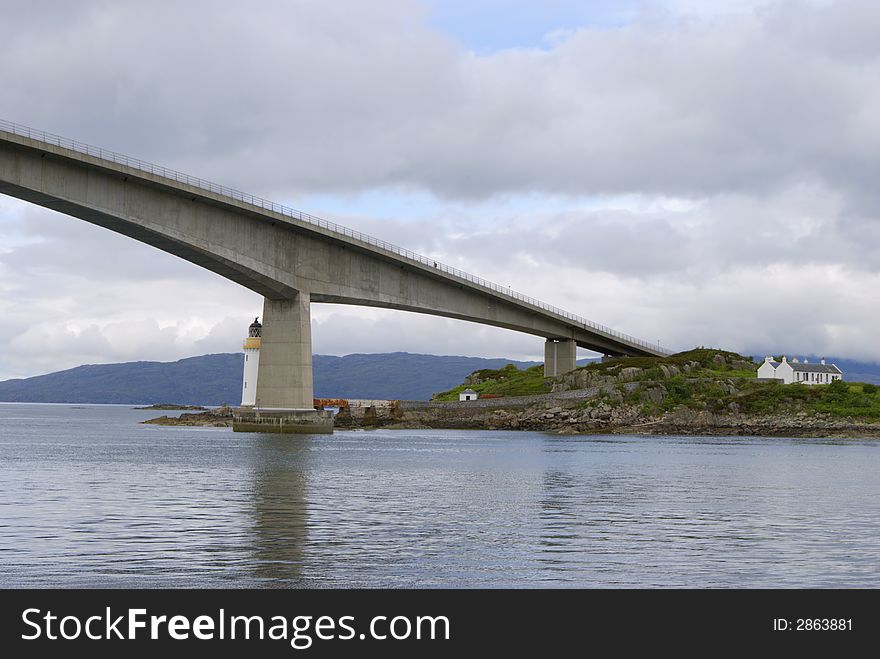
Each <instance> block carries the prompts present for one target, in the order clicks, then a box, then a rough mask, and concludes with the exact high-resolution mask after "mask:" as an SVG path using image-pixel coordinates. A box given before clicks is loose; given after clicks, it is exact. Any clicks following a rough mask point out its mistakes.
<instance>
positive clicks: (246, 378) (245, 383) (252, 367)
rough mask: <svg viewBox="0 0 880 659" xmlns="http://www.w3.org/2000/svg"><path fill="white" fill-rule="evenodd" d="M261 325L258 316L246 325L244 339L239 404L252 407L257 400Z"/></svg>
mask: <svg viewBox="0 0 880 659" xmlns="http://www.w3.org/2000/svg"><path fill="white" fill-rule="evenodd" d="M262 337H263V326H262V325H261V324H260V319H259V318H254V322H252V323H251V326H250V327H248V335H247V338H246V339H245V340H244V345H243V346H242V347H243V348H244V375H243V376H242V379H241V380H242V381H241V406H242V407H253V406H254V405H255V404H256V402H257V375H258V374H259V371H260V344H261V343H262V340H263V338H262Z"/></svg>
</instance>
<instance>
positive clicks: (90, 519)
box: [0, 404, 880, 587]
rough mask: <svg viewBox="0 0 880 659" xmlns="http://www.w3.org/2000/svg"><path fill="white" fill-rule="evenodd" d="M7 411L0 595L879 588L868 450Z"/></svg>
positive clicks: (877, 476) (877, 467) (878, 529)
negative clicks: (11, 590)
mask: <svg viewBox="0 0 880 659" xmlns="http://www.w3.org/2000/svg"><path fill="white" fill-rule="evenodd" d="M156 414H157V413H156V412H149V411H136V410H132V409H130V408H127V407H115V406H71V405H27V404H0V586H5V587H26V586H37V587H43V586H101V587H107V586H110V587H115V586H120V587H121V586H131V587H138V586H143V587H148V586H151V587H175V586H180V587H215V586H216V587H228V586H231V587H239V586H251V587H253V586H256V587H263V586H265V587H290V586H305V587H342V586H368V587H440V586H450V587H476V586H488V587H502V586H505V587H508V586H509V587H571V586H581V587H593V586H596V587H671V586H692V587H807V586H810V587H831V586H838V587H852V586H868V587H878V586H880V558H878V557H880V496H878V495H880V443H878V442H876V441H870V440H864V441H862V440H800V439H767V438H693V437H687V438H685V437H627V436H590V437H571V436H553V435H546V434H542V433H521V432H520V433H512V432H489V431H486V432H457V431H424V430H418V431H416V430H406V431H374V432H337V433H336V434H335V435H333V436H300V437H296V436H286V437H285V436H272V435H255V434H234V433H232V432H231V431H229V430H226V429H200V428H191V429H190V428H163V427H156V426H144V425H140V424H138V421H141V420H143V419H146V418H150V417H151V416H155V415H156Z"/></svg>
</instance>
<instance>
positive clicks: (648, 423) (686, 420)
mask: <svg viewBox="0 0 880 659" xmlns="http://www.w3.org/2000/svg"><path fill="white" fill-rule="evenodd" d="M450 412H451V410H449V408H446V409H444V410H443V412H442V413H440V414H438V413H436V411H433V410H424V411H423V412H422V413H413V412H404V413H403V414H402V415H401V416H400V417H399V418H396V419H392V418H389V419H387V420H382V419H381V418H380V419H379V420H378V422H376V423H373V424H371V425H367V426H358V425H355V426H349V427H386V428H441V429H474V430H531V431H541V432H551V433H556V434H569V435H576V434H626V435H719V436H766V437H813V438H838V437H839V438H870V439H876V438H880V423H869V422H863V421H858V420H855V419H851V418H848V419H835V418H832V417H831V416H830V415H822V414H818V415H809V414H805V413H796V414H780V415H754V414H741V413H728V414H717V413H713V412H710V411H705V410H692V409H689V408H686V407H681V408H677V409H675V410H672V411H671V412H667V413H665V414H662V415H657V416H651V415H644V414H643V413H642V412H641V410H640V408H639V407H637V406H619V407H610V406H606V405H602V404H599V405H597V406H595V407H592V408H587V407H576V406H561V405H553V406H549V405H543V406H541V405H535V406H530V407H527V408H524V409H494V410H476V409H471V410H467V409H462V410H461V411H460V412H459V413H450Z"/></svg>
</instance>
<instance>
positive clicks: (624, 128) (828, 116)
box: [0, 0, 880, 379]
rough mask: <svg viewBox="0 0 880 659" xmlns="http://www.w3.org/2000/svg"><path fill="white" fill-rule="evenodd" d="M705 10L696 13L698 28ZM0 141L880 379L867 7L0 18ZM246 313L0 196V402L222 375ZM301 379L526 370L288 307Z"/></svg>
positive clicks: (571, 5)
mask: <svg viewBox="0 0 880 659" xmlns="http://www.w3.org/2000/svg"><path fill="white" fill-rule="evenodd" d="M707 6H711V9H707ZM0 10H2V11H0V16H2V18H0V81H2V87H0V88H2V93H0V118H4V119H7V120H9V121H14V122H18V123H21V124H25V125H29V126H32V127H35V128H40V129H43V130H47V131H51V132H54V133H59V134H61V135H65V136H68V137H72V138H76V139H78V140H80V141H84V142H88V143H91V144H96V145H98V146H103V147H106V148H110V149H113V150H115V151H120V152H123V153H126V154H129V155H133V156H137V157H140V158H142V159H145V160H149V161H153V162H156V163H159V164H162V165H166V166H170V167H173V168H176V169H179V170H182V171H185V172H188V173H190V174H194V175H197V176H201V177H203V178H208V179H212V180H215V181H217V182H219V183H223V184H226V185H230V186H233V187H236V188H239V189H243V190H246V191H248V192H252V193H255V194H259V195H261V196H263V197H267V198H270V199H273V200H276V201H279V202H282V203H286V204H288V205H291V206H294V207H296V208H300V209H302V210H305V211H308V212H310V213H313V214H316V215H321V216H323V217H325V218H327V219H331V220H333V221H336V222H339V223H342V224H346V225H348V226H350V227H353V228H356V229H359V230H361V231H366V232H368V233H371V234H373V235H376V236H378V237H380V238H383V239H385V240H389V241H392V242H395V243H397V244H399V245H402V246H404V247H407V248H410V249H414V250H416V251H420V252H422V253H425V254H427V255H430V256H432V257H434V258H436V259H438V260H442V261H445V262H447V263H450V264H452V265H455V266H457V267H460V268H462V269H464V270H467V271H469V272H472V273H474V274H478V275H480V276H482V277H485V278H487V279H490V280H493V281H496V282H498V283H500V284H503V285H505V286H512V287H513V288H515V289H517V290H519V291H521V292H523V293H527V294H529V295H532V296H534V297H537V298H539V299H542V300H545V301H547V302H550V303H552V304H555V305H558V306H560V307H563V308H565V309H568V310H570V311H572V312H575V313H578V314H580V315H582V316H586V317H587V318H590V319H593V320H595V321H598V322H601V323H604V324H606V325H610V326H612V327H615V328H617V329H620V330H622V331H625V332H628V333H630V334H633V335H635V336H639V337H641V338H644V339H647V340H650V341H657V340H660V341H662V343H663V344H664V345H666V346H668V347H670V348H673V349H687V348H690V347H693V346H695V345H707V346H709V345H711V346H720V347H725V348H729V349H733V350H739V351H743V352H746V353H752V354H756V353H760V352H762V351H766V350H773V351H774V352H777V353H779V352H787V353H789V354H798V353H812V354H829V355H836V356H839V357H849V358H854V359H861V360H869V361H880V340H878V338H877V337H878V330H877V328H878V327H880V305H878V304H877V297H878V290H880V221H878V220H880V196H878V195H880V192H878V190H880V187H878V184H880V39H877V35H876V32H877V30H876V28H877V26H878V25H880V3H877V2H876V1H874V0H864V1H856V0H841V1H839V2H831V1H822V2H818V1H807V0H804V1H797V0H786V1H784V2H774V1H770V0H766V1H759V0H751V1H746V0H742V1H736V0H724V1H721V0H716V1H713V2H712V3H706V2H699V1H697V0H691V1H688V0H670V1H668V2H661V1H653V2H651V1H648V2H639V1H635V0H633V1H626V0H615V1H611V0H609V1H605V2H602V1H594V2H586V1H584V0H572V1H565V0H557V1H548V2H541V3H537V2H525V1H520V0H507V1H505V0H483V1H480V2H473V1H470V2H469V1H466V0H452V1H450V0H432V1H427V0H382V1H381V2H379V1H375V2H364V1H363V0H351V1H343V0H334V1H332V2H327V1H325V0H320V1H319V0H288V1H284V2H281V1H278V2H272V1H263V2H260V3H252V2H233V1H225V2H215V1H212V2H208V1H197V0H193V1H189V2H185V3H183V2H177V1H165V0H154V1H152V2H150V3H144V2H140V1H138V2H134V1H132V2H126V1H120V0H112V1H111V0H82V1H78V2H67V1H65V0H33V1H31V2H19V1H14V2H13V1H10V0H0ZM260 311H261V299H260V298H259V297H258V296H257V295H255V294H254V293H251V292H250V291H247V290H245V289H242V288H240V287H238V286H237V285H235V284H232V283H230V282H227V281H225V280H223V279H221V278H219V277H218V276H216V275H214V274H212V273H209V272H207V271H203V270H200V269H199V268H198V267H196V266H193V265H191V264H189V263H186V262H184V261H181V260H179V259H176V258H175V257H171V256H168V255H166V254H163V253H162V252H159V251H157V250H155V249H153V248H151V247H148V246H145V245H141V244H139V243H137V242H135V241H133V240H130V239H128V238H124V237H120V236H117V235H115V234H113V233H111V232H109V231H107V230H105V229H101V228H98V227H93V226H91V225H88V224H86V223H84V222H81V221H80V220H76V219H73V218H69V217H66V216H62V215H58V214H56V213H53V212H51V211H47V210H44V209H41V208H38V207H35V206H30V205H28V204H26V203H23V202H19V201H17V200H15V199H12V198H9V197H4V196H0V379H5V378H10V377H22V376H28V375H35V374H38V373H44V372H49V371H53V370H58V369H61V368H67V367H71V366H75V365H78V364H82V363H101V362H115V361H130V360H138V359H156V360H171V359H178V358H181V357H186V356H191V355H198V354H204V353H208V352H232V351H236V350H239V349H240V346H241V341H242V338H243V335H244V332H245V331H246V327H247V325H248V323H249V322H250V320H251V319H252V318H253V317H254V316H255V315H257V314H259V313H260ZM313 341H314V349H315V352H318V353H323V354H337V355H343V354H349V353H353V352H384V351H391V350H407V351H410V352H425V353H434V354H464V355H479V356H492V357H500V356H503V357H511V358H520V359H530V358H531V359H541V357H542V351H543V347H542V342H541V340H540V339H537V338H535V337H531V336H526V335H520V334H516V333H512V332H507V331H504V330H500V329H493V328H487V327H483V326H479V325H472V324H468V323H463V322H457V321H451V320H445V319H439V318H433V317H430V316H420V315H417V314H406V313H402V312H393V311H383V310H376V309H361V308H357V307H345V306H332V305H315V306H313Z"/></svg>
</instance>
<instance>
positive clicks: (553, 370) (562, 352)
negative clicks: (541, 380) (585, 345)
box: [544, 339, 577, 378]
mask: <svg viewBox="0 0 880 659" xmlns="http://www.w3.org/2000/svg"><path fill="white" fill-rule="evenodd" d="M576 362H577V343H576V342H575V341H573V340H571V339H547V342H546V343H545V344H544V377H545V378H552V377H554V376H557V375H562V374H563V373H568V372H569V371H573V370H574V369H575V368H576V367H577V363H576Z"/></svg>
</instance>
